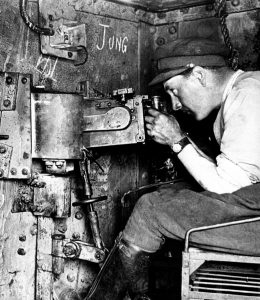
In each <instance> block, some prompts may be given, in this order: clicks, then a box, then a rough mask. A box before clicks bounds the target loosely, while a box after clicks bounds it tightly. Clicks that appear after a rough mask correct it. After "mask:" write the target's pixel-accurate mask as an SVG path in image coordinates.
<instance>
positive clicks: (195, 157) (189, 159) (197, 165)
mask: <svg viewBox="0 0 260 300" xmlns="http://www.w3.org/2000/svg"><path fill="white" fill-rule="evenodd" d="M178 158H179V159H180V161H181V162H182V163H183V165H184V166H185V168H186V169H187V170H188V172H189V173H190V174H191V175H192V176H193V177H194V179H195V180H196V181H197V182H198V183H199V184H200V185H201V186H202V187H203V188H204V189H205V190H207V191H211V192H215V193H218V194H223V193H232V192H234V191H236V190H237V189H239V188H241V186H237V185H234V184H232V183H231V182H228V181H227V180H225V179H223V178H222V177H220V176H219V174H218V172H217V165H216V164H215V163H214V162H213V161H212V160H209V159H207V158H206V157H203V156H201V154H200V153H198V152H197V150H196V149H195V148H194V146H193V145H192V144H189V145H187V146H186V147H185V148H184V149H183V150H182V151H181V152H180V153H179V154H178Z"/></svg>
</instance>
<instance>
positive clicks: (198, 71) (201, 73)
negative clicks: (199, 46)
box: [192, 66, 206, 87]
mask: <svg viewBox="0 0 260 300" xmlns="http://www.w3.org/2000/svg"><path fill="white" fill-rule="evenodd" d="M192 75H193V76H194V77H195V78H196V79H197V80H198V81H199V82H200V84H201V85H202V86H204V87H205V86H206V70H205V69H204V68H202V67H200V66H195V67H194V68H193V69H192Z"/></svg>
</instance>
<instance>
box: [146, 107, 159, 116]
mask: <svg viewBox="0 0 260 300" xmlns="http://www.w3.org/2000/svg"><path fill="white" fill-rule="evenodd" d="M148 113H149V114H150V115H151V116H153V117H157V116H159V115H160V114H161V113H160V112H159V111H158V110H155V109H152V108H149V109H148Z"/></svg>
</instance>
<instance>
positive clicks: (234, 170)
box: [216, 88, 260, 188]
mask: <svg viewBox="0 0 260 300" xmlns="http://www.w3.org/2000/svg"><path fill="white" fill-rule="evenodd" d="M257 91H258V90H256V89H248V88H247V89H239V88H236V89H234V90H232V91H231V93H230V94H229V96H228V98H227V100H226V102H225V104H224V109H223V115H222V120H223V125H224V131H223V135H222V138H221V143H220V151H221V154H220V155H219V156H218V157H217V159H216V160H217V172H218V174H219V176H221V177H222V178H224V179H225V180H226V181H228V182H230V183H232V184H233V185H235V186H237V188H241V187H243V186H247V185H250V184H252V183H256V182H259V178H260V99H259V98H260V96H259V94H258V93H257Z"/></svg>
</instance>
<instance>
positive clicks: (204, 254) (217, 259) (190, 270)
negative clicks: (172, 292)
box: [181, 217, 260, 300]
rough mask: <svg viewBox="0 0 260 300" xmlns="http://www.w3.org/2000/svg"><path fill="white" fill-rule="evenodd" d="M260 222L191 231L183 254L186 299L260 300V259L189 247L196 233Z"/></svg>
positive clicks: (199, 228)
mask: <svg viewBox="0 0 260 300" xmlns="http://www.w3.org/2000/svg"><path fill="white" fill-rule="evenodd" d="M257 221H260V217H255V218H250V219H244V220H239V221H233V222H228V223H222V224H216V225H212V226H203V227H198V228H193V229H191V230H189V231H187V233H186V237H185V249H184V251H183V254H182V291H181V299H182V300H195V299H205V300H209V299H210V300H211V299H217V300H220V299H221V300H222V299H223V300H227V299H228V300H231V299H232V300H240V299H241V300H248V299H251V300H252V299H254V300H260V256H246V255H237V254H230V253H222V252H214V251H205V250H201V249H199V248H193V247H189V239H190V236H191V234H192V233H194V232H198V231H204V230H209V229H214V228H220V227H227V226H232V225H237V224H245V223H250V222H257Z"/></svg>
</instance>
